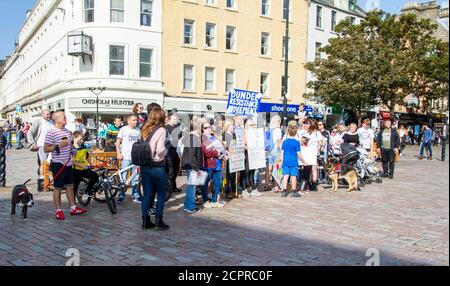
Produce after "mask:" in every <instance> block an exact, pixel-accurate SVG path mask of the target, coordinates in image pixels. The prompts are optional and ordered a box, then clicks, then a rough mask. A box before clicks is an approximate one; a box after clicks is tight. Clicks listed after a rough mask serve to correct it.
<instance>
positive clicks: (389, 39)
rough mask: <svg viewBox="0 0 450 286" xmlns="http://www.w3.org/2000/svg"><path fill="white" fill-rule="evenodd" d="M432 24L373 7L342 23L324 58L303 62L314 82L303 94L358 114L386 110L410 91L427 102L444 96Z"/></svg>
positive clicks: (441, 52) (441, 55)
mask: <svg viewBox="0 0 450 286" xmlns="http://www.w3.org/2000/svg"><path fill="white" fill-rule="evenodd" d="M436 28H437V26H436V25H435V24H432V23H431V21H430V20H428V19H421V20H418V19H417V16H416V15H413V14H406V15H401V16H396V15H389V14H385V13H384V12H382V11H373V12H369V13H368V14H367V17H366V19H365V20H364V21H362V22H361V24H360V25H351V23H350V22H349V21H343V22H341V23H340V24H339V25H338V26H337V27H336V31H337V32H338V33H339V35H338V37H337V38H335V39H331V40H330V43H329V45H328V46H326V47H325V48H323V49H322V50H323V51H324V52H326V53H327V55H328V57H327V58H326V59H324V60H316V61H314V62H312V63H307V64H306V68H307V69H308V70H310V71H311V72H313V74H314V75H315V76H316V78H317V81H312V82H309V83H308V85H307V86H308V87H310V88H313V89H314V91H313V92H312V93H309V94H307V95H306V96H307V97H311V98H314V99H316V100H318V101H320V102H324V103H326V104H329V103H340V104H341V105H342V106H343V107H346V108H352V109H354V110H356V111H358V113H359V114H361V112H362V111H363V110H368V109H370V108H372V107H374V106H376V105H378V104H379V103H381V104H383V105H385V106H386V107H388V108H389V110H390V111H391V117H393V115H394V114H393V113H394V111H395V106H396V105H405V98H406V97H407V96H410V95H414V96H417V97H418V98H420V97H422V98H425V99H426V100H432V99H438V98H442V97H445V96H446V94H448V46H447V45H446V44H445V43H442V42H441V41H439V40H437V39H436V38H435V37H434V36H433V32H434V31H435V29H436Z"/></svg>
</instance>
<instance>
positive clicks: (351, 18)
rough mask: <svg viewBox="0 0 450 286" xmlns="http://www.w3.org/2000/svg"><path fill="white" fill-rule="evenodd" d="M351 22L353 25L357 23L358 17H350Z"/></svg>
mask: <svg viewBox="0 0 450 286" xmlns="http://www.w3.org/2000/svg"><path fill="white" fill-rule="evenodd" d="M350 23H352V25H355V23H356V18H355V17H350Z"/></svg>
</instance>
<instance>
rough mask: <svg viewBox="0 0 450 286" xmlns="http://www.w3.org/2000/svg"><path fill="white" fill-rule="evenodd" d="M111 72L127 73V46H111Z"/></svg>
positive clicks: (116, 73)
mask: <svg viewBox="0 0 450 286" xmlns="http://www.w3.org/2000/svg"><path fill="white" fill-rule="evenodd" d="M109 74H110V75H124V74H125V47H124V46H109Z"/></svg>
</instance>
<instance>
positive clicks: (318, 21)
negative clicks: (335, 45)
mask: <svg viewBox="0 0 450 286" xmlns="http://www.w3.org/2000/svg"><path fill="white" fill-rule="evenodd" d="M316 27H317V28H322V7H320V6H317V8H316Z"/></svg>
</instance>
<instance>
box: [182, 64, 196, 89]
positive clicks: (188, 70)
mask: <svg viewBox="0 0 450 286" xmlns="http://www.w3.org/2000/svg"><path fill="white" fill-rule="evenodd" d="M183 90H194V66H193V65H184V71H183Z"/></svg>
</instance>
